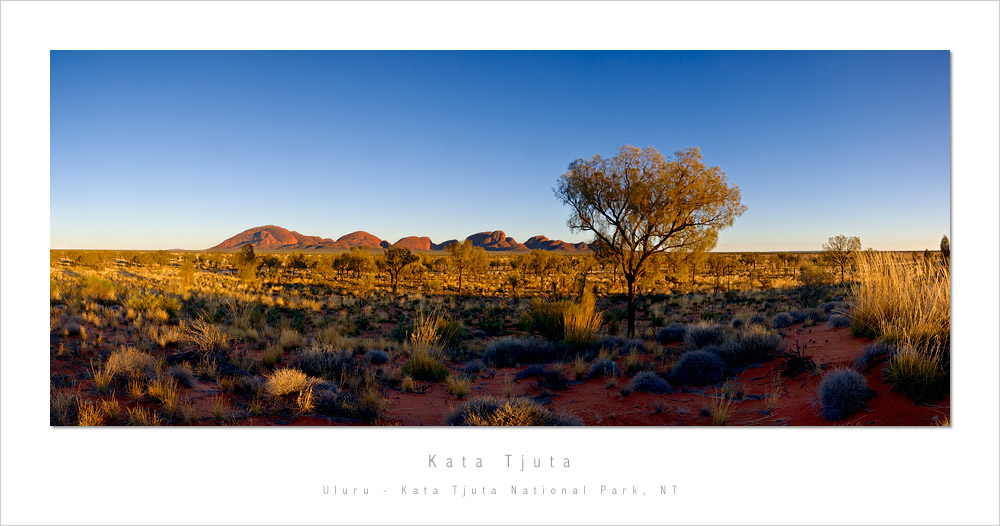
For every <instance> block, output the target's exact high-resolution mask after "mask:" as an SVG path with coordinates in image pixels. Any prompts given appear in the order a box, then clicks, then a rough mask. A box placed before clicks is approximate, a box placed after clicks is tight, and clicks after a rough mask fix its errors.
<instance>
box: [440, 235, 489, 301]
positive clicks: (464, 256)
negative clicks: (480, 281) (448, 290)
mask: <svg viewBox="0 0 1000 526" xmlns="http://www.w3.org/2000/svg"><path fill="white" fill-rule="evenodd" d="M447 250H448V256H449V257H450V258H451V266H452V268H454V269H455V271H456V272H457V273H458V294H459V295H460V296H461V295H462V278H463V277H464V276H468V275H469V274H477V273H480V272H483V271H485V270H486V269H487V268H489V265H490V260H489V256H488V255H487V254H486V250H485V249H484V248H483V247H477V246H476V245H473V244H472V241H469V240H468V239H466V240H465V241H463V242H461V243H452V244H450V245H448V248H447Z"/></svg>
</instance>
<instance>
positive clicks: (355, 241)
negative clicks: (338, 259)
mask: <svg viewBox="0 0 1000 526" xmlns="http://www.w3.org/2000/svg"><path fill="white" fill-rule="evenodd" d="M337 243H346V244H347V246H348V247H370V248H385V247H383V246H382V240H381V239H379V238H377V237H375V236H373V235H371V234H369V233H368V232H364V231H361V230H359V231H357V232H351V233H350V234H347V235H343V236H340V239H338V240H337ZM388 245H389V244H388V243H386V246H388Z"/></svg>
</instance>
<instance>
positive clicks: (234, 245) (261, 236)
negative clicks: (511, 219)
mask: <svg viewBox="0 0 1000 526" xmlns="http://www.w3.org/2000/svg"><path fill="white" fill-rule="evenodd" d="M466 239H468V240H469V241H470V242H472V244H473V245H475V246H477V247H482V248H484V249H486V250H489V251H504V250H534V249H540V250H562V251H567V252H578V251H582V250H589V249H590V247H589V246H587V244H586V243H576V244H572V243H566V242H564V241H559V240H553V239H549V238H547V237H545V236H535V237H533V238H531V239H529V240H528V241H527V242H525V243H524V244H521V243H518V242H517V241H516V240H514V238H512V237H507V235H506V234H504V232H503V231H502V230H494V231H492V232H480V233H478V234H473V235H471V236H469V237H468V238H466ZM458 242H459V241H458V240H457V239H449V240H448V241H445V242H443V243H434V242H433V241H431V238H429V237H427V236H409V237H404V238H402V239H400V240H399V241H396V242H395V243H392V244H390V243H389V242H388V241H385V240H382V239H379V238H378V237H376V236H374V235H372V234H369V233H368V232H364V231H360V230H359V231H357V232H352V233H350V234H347V235H344V236H341V237H340V238H339V239H337V240H336V241H334V240H333V239H330V238H328V237H319V236H306V235H303V234H300V233H298V232H296V231H294V230H287V229H285V228H281V227H280V226H275V225H265V226H258V227H254V228H251V229H248V230H244V231H243V232H240V233H239V234H236V235H235V236H233V237H231V238H229V239H226V240H225V241H223V242H222V243H219V244H218V245H216V246H214V247H212V248H210V249H208V250H236V249H239V248H241V247H243V246H244V245H251V246H253V247H254V248H256V249H263V250H282V251H286V250H287V251H292V250H348V249H350V248H352V247H368V248H389V247H390V246H396V247H402V248H407V249H410V250H444V249H445V248H447V247H448V245H450V244H452V243H458Z"/></svg>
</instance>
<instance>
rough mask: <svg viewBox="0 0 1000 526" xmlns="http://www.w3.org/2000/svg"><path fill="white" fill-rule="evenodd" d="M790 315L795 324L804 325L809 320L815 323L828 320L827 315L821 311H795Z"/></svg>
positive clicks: (810, 309)
mask: <svg viewBox="0 0 1000 526" xmlns="http://www.w3.org/2000/svg"><path fill="white" fill-rule="evenodd" d="M789 314H791V316H792V321H793V322H795V323H802V322H805V321H808V320H812V321H814V322H817V321H825V320H826V313H824V312H823V311H822V310H820V309H812V308H809V309H795V310H793V311H791V312H790V313H789Z"/></svg>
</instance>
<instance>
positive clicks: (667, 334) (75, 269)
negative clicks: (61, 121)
mask: <svg viewBox="0 0 1000 526" xmlns="http://www.w3.org/2000/svg"><path fill="white" fill-rule="evenodd" d="M55 253H56V251H54V254H55ZM413 255H414V256H416V258H417V260H415V261H413V262H411V263H410V264H409V265H407V266H405V267H404V268H402V269H401V270H400V272H399V275H398V277H397V279H396V293H395V294H392V293H391V290H392V285H393V284H392V279H391V276H388V275H387V274H386V273H385V272H386V270H385V268H384V267H379V266H378V265H377V264H376V263H375V261H377V260H378V258H379V257H381V253H380V252H378V249H375V250H367V251H365V250H354V251H350V252H345V253H343V254H337V255H327V254H311V253H304V254H303V253H294V254H287V253H280V252H278V253H264V254H254V259H253V260H252V262H253V269H252V272H251V271H250V270H248V268H249V267H246V262H245V261H243V262H242V263H241V262H240V259H239V258H238V257H236V255H234V254H232V253H229V254H225V253H204V254H197V255H194V256H191V255H190V254H184V255H182V256H176V257H175V258H174V259H173V261H172V262H173V264H169V263H171V257H172V256H171V255H170V254H167V253H165V254H159V255H157V256H156V257H155V258H148V259H147V258H145V257H138V256H136V255H128V254H127V255H111V254H105V255H102V256H101V257H100V258H98V259H100V260H101V262H98V263H99V264H98V263H94V262H91V263H93V264H88V265H83V264H80V263H78V262H77V258H76V257H75V256H74V257H56V256H54V259H53V263H52V279H51V283H50V306H51V312H50V324H49V325H50V333H51V340H52V342H51V350H52V352H51V354H50V356H51V359H52V362H53V364H54V366H53V374H52V383H53V388H52V395H51V398H52V400H51V404H50V405H51V409H50V422H51V423H52V424H53V425H78V424H86V423H95V422H96V423H101V424H103V425H117V424H134V425H154V424H156V425H159V424H169V425H182V424H191V423H197V422H202V423H204V422H206V421H208V422H213V423H216V424H243V425H245V424H249V423H254V425H257V421H258V420H260V419H263V420H265V421H267V422H268V423H279V424H289V423H290V424H296V423H298V422H299V421H300V420H301V419H302V418H309V417H314V416H315V415H324V416H326V417H328V418H329V420H328V422H329V423H331V424H338V423H341V422H344V421H345V419H346V420H347V421H358V420H360V421H364V422H368V423H373V422H377V423H390V424H392V423H400V422H401V421H402V422H403V423H406V424H412V423H413V422H410V421H407V420H405V419H406V418H407V417H406V416H402V417H401V416H399V414H398V413H396V414H393V413H391V412H388V407H389V406H390V405H391V404H395V403H396V402H394V401H392V398H391V397H387V396H386V392H392V391H396V392H397V393H398V392H400V391H402V392H409V393H415V394H414V395H407V396H408V398H410V399H412V400H417V401H425V400H426V401H428V402H427V403H429V402H430V401H431V400H432V399H434V397H435V396H440V394H441V393H444V392H447V393H448V397H449V398H450V399H452V400H453V401H455V399H456V398H460V399H461V400H464V401H468V398H469V397H472V396H474V395H473V393H476V394H481V393H497V394H502V398H501V399H511V400H519V399H521V398H535V399H536V400H539V401H544V403H546V404H547V403H549V401H551V403H552V404H554V405H553V408H555V407H560V405H561V404H562V403H564V402H566V401H567V400H568V399H567V398H564V397H565V396H567V395H564V394H563V393H564V392H566V391H567V390H568V393H569V394H568V396H570V397H579V396H581V395H582V396H583V397H584V399H586V397H587V396H593V394H592V393H594V389H593V387H594V386H595V385H596V386H599V390H598V391H597V392H598V393H600V396H602V397H606V398H607V400H608V403H610V404H620V405H622V407H621V409H620V410H615V411H613V412H595V411H586V412H584V413H581V414H583V415H586V416H585V417H584V419H585V420H586V421H587V423H594V424H601V425H607V424H611V425H631V424H632V423H633V422H634V421H633V420H630V419H633V418H635V417H634V416H629V415H634V414H635V412H634V410H630V409H629V408H628V407H625V405H626V404H628V403H629V402H627V401H626V398H628V394H629V393H641V392H644V390H646V389H650V390H652V391H654V392H655V391H660V390H663V389H664V387H663V384H666V385H667V386H668V387H667V388H668V389H669V388H670V386H674V387H677V388H678V389H681V391H680V392H674V393H673V394H672V395H671V396H672V397H679V398H678V400H680V402H677V401H675V400H674V399H673V398H671V401H670V402H669V403H666V405H663V404H660V406H659V409H658V410H657V411H654V412H651V414H654V415H656V416H655V419H658V421H662V422H666V423H675V422H677V421H678V419H680V420H681V421H683V419H684V415H685V414H688V415H689V414H692V413H697V412H698V406H697V405H695V406H694V407H690V406H687V407H686V406H685V405H686V404H688V405H689V404H691V403H693V402H694V400H699V402H698V403H701V402H700V400H702V399H701V398H698V397H701V396H708V397H709V398H711V399H715V400H716V402H715V403H714V404H712V405H715V406H720V407H719V410H714V409H713V408H712V407H710V405H706V406H705V414H713V412H714V413H718V414H719V415H720V417H719V418H717V419H716V420H721V421H725V422H727V423H731V422H732V420H733V418H732V415H731V413H732V409H734V408H735V406H736V403H737V401H740V402H739V403H740V404H746V407H747V411H746V414H751V413H757V412H760V411H766V412H767V414H768V415H771V416H772V417H777V418H778V419H779V420H780V419H783V418H784V417H783V416H782V415H781V413H782V412H783V411H786V410H787V409H788V408H790V407H792V406H790V405H789V403H790V402H789V401H792V402H791V403H792V404H794V402H795V401H798V400H805V399H807V398H808V396H802V395H801V394H799V393H798V392H797V391H798V390H799V389H801V388H803V387H804V386H808V389H809V390H810V392H812V390H813V389H816V388H817V387H818V384H819V383H820V381H821V380H822V377H823V372H824V370H829V368H830V367H831V364H830V363H822V364H821V363H817V362H816V361H814V360H813V358H812V357H823V358H824V360H826V359H827V358H826V355H824V354H823V353H822V351H823V349H824V343H825V342H826V341H827V340H828V339H829V338H828V336H827V335H826V334H824V332H825V331H832V330H834V329H835V328H836V327H841V326H843V325H844V321H845V318H844V316H848V317H849V318H846V319H850V321H851V325H852V331H853V332H854V333H855V334H859V333H865V334H866V335H869V336H879V337H880V338H881V339H880V340H879V341H878V342H876V343H874V344H872V345H871V346H869V348H868V349H863V347H864V344H863V343H858V348H857V350H856V351H854V352H853V353H852V354H850V355H849V356H848V357H847V358H841V359H839V360H837V361H840V360H843V361H846V362H852V360H853V364H852V366H853V367H854V368H856V369H858V370H859V371H862V372H866V373H869V374H880V375H883V374H884V375H885V377H886V383H887V384H888V385H889V387H890V388H892V389H894V390H897V391H899V392H901V393H904V394H906V395H907V396H909V397H910V398H912V399H913V400H914V401H919V402H920V403H925V402H927V401H938V402H939V401H940V400H941V399H942V398H943V396H944V395H945V394H947V392H948V386H949V375H948V369H949V361H948V347H947V345H945V346H941V347H932V346H929V344H926V343H925V344H921V343H920V342H936V341H941V337H940V335H941V334H943V333H942V331H941V330H940V329H938V330H935V331H930V330H929V329H928V328H927V327H928V326H929V323H930V322H926V323H922V324H921V323H916V324H913V323H911V324H909V325H908V326H907V327H909V328H902V327H897V328H895V329H893V328H892V327H889V329H891V330H888V331H886V332H887V334H888V336H884V335H883V334H882V329H881V328H879V327H880V325H879V324H877V323H875V324H870V323H868V322H866V321H865V320H872V319H875V318H873V317H872V316H871V313H872V312H874V311H873V310H872V309H871V308H866V307H865V305H867V304H865V303H864V302H860V303H859V302H858V301H857V298H856V297H855V294H854V288H855V287H860V286H862V285H863V284H864V283H866V280H867V279H869V277H868V273H866V267H865V266H864V265H862V264H859V265H858V266H857V272H854V273H850V274H845V277H847V278H849V279H848V280H847V281H848V285H849V287H851V289H850V291H851V292H850V293H849V294H847V295H846V296H843V295H842V294H843V293H842V292H841V291H840V290H838V289H837V288H835V287H831V286H830V285H829V284H828V283H827V282H828V281H830V276H829V275H827V274H826V273H827V269H825V268H824V267H823V266H822V265H823V264H824V260H823V259H822V258H821V257H820V255H819V254H816V253H811V254H810V253H803V254H791V255H789V254H757V255H754V256H753V257H750V256H749V255H746V254H710V255H709V257H707V258H704V259H699V258H698V257H695V255H693V254H688V253H678V254H673V255H672V254H661V255H657V256H656V257H655V258H654V259H653V260H652V261H651V262H650V263H649V266H648V268H647V273H646V274H645V275H644V277H643V278H642V279H641V280H638V281H637V287H640V288H641V290H642V291H643V292H642V294H641V295H638V296H637V302H636V312H635V314H636V316H635V320H636V321H635V322H636V337H633V338H626V337H624V334H625V332H626V331H625V327H624V326H625V321H626V320H627V317H628V312H627V299H628V298H627V290H626V286H625V285H626V284H625V282H624V280H623V279H622V277H621V275H620V273H619V271H618V270H617V269H616V268H614V266H613V265H611V264H609V262H608V260H606V259H601V258H600V257H595V255H594V254H589V253H588V254H585V255H579V254H553V253H549V252H545V251H535V252H532V253H524V254H516V253H513V254H511V253H489V254H487V255H486V259H485V261H486V262H487V263H488V265H487V266H486V267H481V268H478V269H476V268H474V266H469V267H465V268H463V271H462V280H463V283H462V295H461V296H459V295H458V294H457V293H458V287H457V277H458V276H457V274H456V272H455V270H456V269H455V268H454V267H451V266H449V263H450V261H451V260H450V259H449V258H448V257H447V256H446V255H438V256H436V255H434V254H426V253H419V252H413ZM239 257H244V256H239ZM859 257H873V256H872V254H867V253H866V254H862V255H861V256H859ZM893 257H896V258H899V261H900V265H901V267H900V272H902V273H903V274H904V275H906V276H910V277H911V278H912V276H913V275H916V274H915V273H916V272H917V270H920V272H931V271H933V269H934V268H935V266H936V267H943V265H942V259H943V258H941V257H937V254H935V257H934V258H927V257H926V256H922V255H920V254H918V255H916V256H915V257H912V258H910V259H907V257H906V256H904V255H899V254H895V255H893ZM95 261H96V260H95ZM140 261H142V262H141V263H140ZM188 263H190V264H188ZM827 263H828V262H827ZM240 265H244V267H241V266H240ZM692 265H693V266H694V267H697V266H699V265H703V267H701V268H697V269H695V270H692V268H693V267H692ZM803 265H807V266H808V265H811V267H810V268H811V270H809V271H808V272H816V273H817V275H819V276H820V278H821V281H823V283H827V284H824V285H822V286H821V287H816V288H815V290H814V291H813V292H815V293H816V294H818V295H817V296H816V298H815V299H814V300H810V303H808V304H807V303H806V302H803V301H802V298H803V294H804V292H803V289H802V287H803V281H802V276H801V275H800V274H799V270H800V267H802V266H803ZM190 267H193V268H194V276H195V278H194V279H190V280H188V281H185V280H186V278H185V276H184V274H183V273H184V272H188V271H189V270H190ZM185 268H187V269H188V270H185ZM928 268H929V269H931V270H928ZM484 269H485V270H484ZM808 272H807V274H808ZM935 272H936V271H935ZM514 273H517V275H519V276H520V278H518V279H517V280H515V283H514V284H513V285H512V284H511V282H510V280H508V279H507V278H508V277H509V276H510V275H513V274H514ZM934 275H936V274H933V272H931V274H928V276H934ZM806 279H807V280H808V279H810V278H809V277H808V275H807V276H806ZM920 279H924V281H922V282H921V283H923V284H928V283H929V284H931V285H932V286H934V287H936V286H939V285H940V283H942V282H943V281H940V280H939V281H934V280H931V279H930V278H926V279H925V278H920ZM824 280H825V281H824ZM362 282H364V283H362ZM575 295H579V296H577V297H576V299H574V296H575ZM887 312H893V313H894V312H895V311H887ZM894 315H895V314H890V316H894ZM827 320H829V321H828V323H826V324H823V323H822V322H824V321H827ZM796 323H798V324H804V326H805V327H803V326H801V325H796ZM769 327H775V328H777V329H781V331H782V332H781V334H778V333H776V332H773V331H772V330H771V329H769ZM859 327H869V329H867V331H866V330H860V331H859V329H858V328H859ZM872 327H874V329H872ZM893 331H895V332H893ZM931 333H936V334H937V336H934V337H931V336H928V335H929V334H931ZM921 334H923V335H924V336H920V335H921ZM793 335H794V336H795V337H796V338H797V339H798V340H801V346H799V345H798V344H797V346H796V348H795V349H794V350H788V349H784V348H783V345H782V337H790V336H793ZM893 335H895V336H893ZM844 337H847V335H843V334H841V335H840V336H838V338H844ZM908 339H910V340H914V341H916V342H917V343H912V342H910V343H907V342H908V341H909V340H908ZM944 341H945V342H947V340H944ZM677 342H684V345H683V346H677V345H676V343H677ZM897 348H899V349H904V348H905V349H907V350H906V351H905V353H903V354H902V355H900V356H897V353H896V352H895V349H897ZM807 349H808V351H807ZM814 349H815V350H816V352H813V350H814ZM684 351H688V352H684ZM775 358H777V359H775ZM727 362H728V363H727ZM834 363H837V362H834ZM840 363H843V362H842V361H841V362H840ZM752 364H760V365H761V368H755V369H753V370H752V371H746V372H745V373H743V372H740V371H741V369H742V368H744V367H746V366H749V365H752ZM882 364H884V365H885V366H884V367H881V365H882ZM876 368H877V373H875V372H873V371H875V370H876ZM56 371H59V372H58V373H57V372H56ZM72 371H76V372H75V373H73V372H72ZM802 373H806V376H802ZM761 374H765V375H766V374H771V376H772V379H773V378H778V380H780V379H781V377H782V375H787V376H794V377H795V380H794V381H793V382H789V383H788V384H787V385H786V384H783V383H780V382H779V383H777V384H775V382H771V384H769V385H770V387H768V386H763V385H762V384H760V382H759V381H757V382H750V381H748V378H749V377H748V376H746V375H756V376H757V377H759V375H761ZM727 375H728V378H730V379H731V380H733V381H732V382H727V383H725V384H721V383H720V382H722V381H723V380H726V379H727ZM567 377H568V378H567ZM515 378H516V379H517V381H515V380H514V379H515ZM667 380H669V381H667ZM660 382H663V384H661V383H660ZM438 383H440V385H435V384H438ZM740 385H742V386H743V387H740V388H737V387H734V386H740ZM776 385H777V387H775V386H776ZM577 386H579V387H577ZM613 387H614V388H616V389H612V388H613ZM741 390H742V391H743V394H740V393H739V391H741ZM754 390H756V392H753V391H754ZM477 391H478V393H477ZM783 391H784V392H788V393H789V396H788V397H787V398H785V397H783V395H782V393H783ZM115 393H117V396H118V397H125V398H123V399H122V401H121V403H119V401H118V399H117V398H115ZM434 393H437V395H435V394H434ZM760 393H763V394H760ZM427 394H431V396H425V395H427ZM623 397H624V398H623ZM779 398H780V399H781V400H782V403H781V404H777V400H778V399H779ZM633 400H635V398H633ZM418 403H419V402H418ZM518 403H520V402H518ZM675 403H676V404H678V407H677V408H676V409H677V410H676V411H674V410H672V409H670V408H671V407H672V406H673V404H675ZM945 403H947V402H945ZM726 407H729V409H730V411H729V416H726V415H727V412H726ZM917 407H918V408H919V407H924V406H917ZM935 407H937V406H935ZM543 408H544V406H543ZM751 408H752V409H751ZM440 410H441V411H442V412H443V411H445V410H446V407H445V406H441V409H440ZM927 410H928V411H930V409H927ZM505 411H507V413H504V414H506V415H507V416H497V415H492V416H490V417H489V418H491V419H493V420H491V421H497V422H503V421H513V420H516V418H515V417H514V415H515V413H516V411H513V409H511V408H508V409H506V410H505ZM935 411H940V410H939V409H935ZM556 412H558V411H556ZM387 414H393V416H392V419H391V420H390V421H385V420H382V419H384V418H386V415H387ZM722 417H725V418H722ZM473 420H475V418H473ZM772 421H773V420H772ZM747 422H748V423H750V424H758V423H767V422H769V421H768V420H762V419H761V418H760V417H755V418H750V419H748V420H747ZM422 423H427V422H422Z"/></svg>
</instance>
